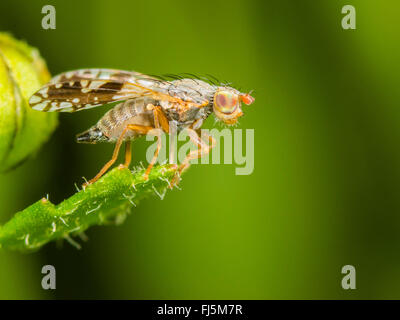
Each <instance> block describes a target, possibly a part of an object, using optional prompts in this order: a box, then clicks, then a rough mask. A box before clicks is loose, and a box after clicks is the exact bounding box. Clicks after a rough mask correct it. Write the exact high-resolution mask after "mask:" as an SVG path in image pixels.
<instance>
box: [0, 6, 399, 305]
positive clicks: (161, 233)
mask: <svg viewBox="0 0 400 320" xmlns="http://www.w3.org/2000/svg"><path fill="white" fill-rule="evenodd" d="M46 4H52V5H54V6H55V8H56V10H57V16H56V17H57V29H56V30H43V29H42V28H41V19H42V17H43V15H42V14H41V8H42V6H44V5H46ZM345 4H352V5H354V6H355V8H356V10H357V29H356V30H343V29H342V27H341V19H342V17H343V15H342V14H341V8H342V6H343V5H345ZM399 18H400V4H399V3H398V1H394V0H393V1H378V0H374V1H372V0H362V1H361V0H360V1H357V0H351V1H341V0H329V1H312V0H301V1H287V0H284V1H282V0H273V1H261V0H260V1H244V0H243V1H235V0H231V1H229V2H228V1H216V0H210V1H191V2H189V1H183V0H182V1H161V0H160V1H155V0H154V1H121V0H113V1H99V0H98V1H76V0H73V1H61V0H60V1H50V0H43V1H42V0H35V1H26V0H2V1H1V2H0V30H2V31H10V32H12V33H13V34H14V35H15V36H16V37H17V38H19V39H25V40H26V41H28V43H29V44H31V45H33V46H36V47H37V48H39V50H40V51H41V54H42V55H43V57H44V58H45V59H46V61H47V63H48V67H49V69H50V71H51V73H52V74H54V75H55V74H57V73H60V72H63V71H67V70H71V69H77V68H83V67H104V68H106V67H112V68H121V69H126V70H137V71H141V72H144V73H149V74H163V73H179V72H191V73H201V74H206V73H209V74H213V75H215V76H216V77H218V78H221V79H227V80H229V81H232V82H234V83H236V84H238V85H240V86H242V87H244V88H245V89H247V90H250V89H255V93H254V96H255V97H256V103H255V104H254V105H252V106H250V107H244V111H245V117H243V118H242V120H241V122H240V125H239V128H254V129H255V170H254V172H253V174H252V175H250V176H236V175H235V171H234V168H235V166H234V165H197V166H193V167H192V168H191V169H190V170H189V171H188V172H187V174H185V177H184V179H183V181H182V183H181V187H182V190H181V191H179V190H174V191H172V192H169V193H168V194H167V196H166V197H165V199H164V200H163V201H161V200H160V199H158V198H152V199H148V200H146V201H143V202H142V203H141V204H140V206H138V207H137V208H136V209H134V210H133V213H132V215H131V216H129V218H128V219H127V221H126V222H125V223H124V224H123V225H122V226H119V227H93V228H91V229H90V230H88V232H87V234H88V236H89V238H90V241H89V242H87V243H85V244H84V246H83V249H82V250H80V251H78V250H76V249H75V248H73V247H71V246H70V245H69V244H68V243H64V245H63V247H62V248H61V249H60V248H58V247H57V246H56V244H55V243H51V244H49V245H47V246H45V247H44V248H43V249H41V250H40V251H38V252H37V253H33V254H28V255H26V254H25V255H24V254H19V253H13V252H0V298H3V299H5V298H10V299H15V298H23V299H28V298H37V299H44V298H49V299H60V298H68V299H70V298H78V299H81V298H105V299H107V298H112V299H120V298H121V299H281V298H284V299H286V298H301V299H317V298H318V299H331V298H335V299H354V298H367V299H369V298H379V299H382V298H390V299H391V298H400V250H399V249H400V234H399V226H400V215H399V208H400V197H399V194H398V193H399V178H400V165H399V163H400V162H399V161H400V149H399V147H398V142H399V138H400V126H399V124H400V117H399V116H400V115H399V101H400V90H399V84H400V81H399V75H400V70H399V66H400V63H399V57H400V50H399V48H400V41H399V40H400V39H399V35H400V32H399V31H400V27H399V23H398V21H399ZM104 112H105V110H104V109H101V108H99V109H96V110H91V111H87V112H82V113H78V114H62V115H61V117H60V125H59V127H58V129H57V131H56V133H55V134H54V135H53V136H52V138H51V140H50V141H49V142H48V143H47V144H46V145H45V146H44V147H43V148H42V149H41V151H40V152H39V153H38V154H37V155H36V157H35V158H34V159H32V160H30V161H29V162H26V163H25V164H24V165H23V166H21V167H19V168H18V169H17V170H15V171H12V172H10V173H8V174H6V175H1V176H0V208H1V210H0V223H5V222H6V221H7V220H8V219H9V218H10V217H11V216H12V215H13V214H14V213H15V212H17V211H19V210H21V209H23V208H25V207H26V206H28V205H29V204H31V203H33V202H34V201H36V200H38V199H40V198H41V197H43V196H45V195H46V194H49V196H50V200H52V201H53V202H54V203H58V202H60V201H62V200H63V199H64V198H66V197H68V196H70V195H71V194H73V193H74V192H75V188H74V183H75V182H77V183H82V178H81V177H82V176H86V177H92V176H94V175H95V173H97V171H98V170H99V168H100V167H101V166H102V165H103V164H104V163H105V162H106V161H107V160H108V159H109V158H110V155H111V152H112V148H113V146H112V145H108V144H104V145H95V146H92V145H89V146H88V145H78V144H76V143H75V141H74V136H75V134H76V133H79V132H81V131H83V130H85V129H87V128H88V127H90V126H91V125H92V124H94V123H95V122H96V121H97V120H98V118H99V117H100V116H101V115H102V114H103V113H104ZM213 124H214V120H213V119H209V120H208V121H207V123H206V125H205V127H206V128H212V127H213ZM149 143H150V142H146V141H137V142H136V143H135V144H134V162H135V164H137V163H139V161H141V160H142V161H143V160H144V159H145V150H146V147H147V146H148V145H149ZM45 264H51V265H54V266H55V267H56V270H57V290H55V291H44V290H42V288H41V279H42V274H41V268H42V266H43V265H45ZM347 264H351V265H354V266H355V268H356V270H357V289H356V290H347V291H345V290H343V289H342V288H341V279H342V276H343V275H342V274H341V268H342V266H344V265H347Z"/></svg>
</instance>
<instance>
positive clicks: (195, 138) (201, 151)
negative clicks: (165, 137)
mask: <svg viewBox="0 0 400 320" xmlns="http://www.w3.org/2000/svg"><path fill="white" fill-rule="evenodd" d="M187 131H188V136H189V139H190V140H191V141H192V142H193V143H195V144H196V145H197V150H193V151H191V152H189V154H188V155H187V156H186V158H185V160H183V162H182V163H181V165H180V166H179V168H178V171H177V173H176V174H175V177H174V178H173V180H172V181H171V185H172V186H173V185H177V184H178V183H179V180H180V175H181V174H182V172H184V171H185V170H186V169H187V168H189V166H190V161H191V160H194V159H198V158H201V157H202V156H204V155H206V154H209V153H210V151H211V149H212V148H214V147H215V145H216V140H215V139H214V138H213V137H212V136H210V135H208V134H207V133H205V132H203V135H204V136H206V137H207V139H208V142H209V143H210V145H208V144H206V143H205V142H204V141H203V139H201V138H200V136H199V134H198V133H197V132H196V131H195V130H193V129H187Z"/></svg>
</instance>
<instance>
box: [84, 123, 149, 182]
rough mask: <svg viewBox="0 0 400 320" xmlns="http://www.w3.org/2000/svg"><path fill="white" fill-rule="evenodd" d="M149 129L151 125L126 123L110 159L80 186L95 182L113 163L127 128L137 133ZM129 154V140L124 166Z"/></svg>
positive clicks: (143, 132) (128, 159)
mask: <svg viewBox="0 0 400 320" xmlns="http://www.w3.org/2000/svg"><path fill="white" fill-rule="evenodd" d="M151 129H153V127H148V126H140V125H135V124H128V125H127V126H126V127H125V129H124V130H123V131H122V133H121V135H120V136H119V138H118V140H117V143H116V145H115V148H114V152H113V155H112V158H111V160H110V161H108V162H107V163H106V164H105V165H104V166H103V168H101V170H100V171H99V173H98V174H97V175H96V176H95V177H94V178H93V179H91V180H89V181H88V182H86V183H85V184H83V186H82V187H83V188H85V187H86V186H87V185H89V184H92V183H94V182H96V181H97V180H99V179H100V177H101V176H102V175H103V174H104V173H106V172H107V170H108V169H109V168H110V167H111V166H112V165H113V164H114V162H115V161H116V160H117V158H118V153H119V149H120V148H121V145H122V142H123V141H124V137H125V134H126V133H127V132H128V131H129V130H132V131H136V132H138V133H140V134H146V133H147V132H149V131H150V130H151ZM128 149H129V151H128ZM130 155H131V151H130V142H129V143H128V144H127V150H126V153H125V164H124V166H126V165H129V163H130V159H131V156H130Z"/></svg>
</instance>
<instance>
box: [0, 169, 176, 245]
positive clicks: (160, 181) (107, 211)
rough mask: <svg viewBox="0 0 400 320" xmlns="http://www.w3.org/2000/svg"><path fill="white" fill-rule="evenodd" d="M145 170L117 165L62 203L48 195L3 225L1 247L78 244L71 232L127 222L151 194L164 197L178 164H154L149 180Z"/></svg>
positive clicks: (0, 232)
mask: <svg viewBox="0 0 400 320" xmlns="http://www.w3.org/2000/svg"><path fill="white" fill-rule="evenodd" d="M143 174H144V170H138V171H136V172H133V173H132V172H131V171H130V170H129V169H126V168H115V169H113V170H111V171H110V172H109V173H107V174H106V175H105V176H103V177H102V178H101V179H100V180H99V181H97V182H96V183H94V184H92V185H89V186H88V187H86V188H85V190H80V191H79V192H77V193H76V194H74V195H73V196H71V197H70V198H68V199H66V200H64V201H63V202H61V203H60V204H58V205H54V204H52V203H51V202H50V201H49V200H47V199H46V198H43V199H41V200H39V201H37V202H36V203H34V204H32V205H31V206H29V207H28V208H26V209H24V210H23V211H20V212H18V213H16V214H15V216H14V217H13V218H12V219H11V220H10V221H8V222H7V223H6V224H5V225H3V226H2V227H0V248H3V249H9V250H19V251H23V252H28V251H33V250H37V249H39V248H40V247H41V246H43V245H44V244H46V243H48V242H50V241H53V240H57V239H67V240H69V241H70V242H71V243H72V244H74V245H76V246H77V247H78V246H79V245H78V244H77V243H76V242H75V241H73V240H72V238H71V236H74V235H78V234H80V233H82V232H83V231H85V230H86V229H87V228H89V227H90V226H92V225H103V224H107V223H112V222H113V223H117V224H118V223H121V222H123V221H124V219H125V217H126V215H127V214H128V213H129V212H130V209H131V208H132V207H135V206H136V204H137V203H138V201H139V200H141V199H143V198H145V197H147V196H149V195H157V196H158V197H160V198H161V199H162V198H163V197H164V194H165V192H166V190H167V187H168V186H169V184H170V180H171V179H172V177H173V176H174V174H175V167H174V166H171V165H164V166H158V167H154V168H153V170H152V171H151V173H150V176H149V179H148V180H144V178H143Z"/></svg>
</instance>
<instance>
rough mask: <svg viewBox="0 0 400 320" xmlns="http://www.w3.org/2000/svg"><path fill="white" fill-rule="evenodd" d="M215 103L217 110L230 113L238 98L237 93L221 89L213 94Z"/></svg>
mask: <svg viewBox="0 0 400 320" xmlns="http://www.w3.org/2000/svg"><path fill="white" fill-rule="evenodd" d="M215 104H216V106H217V108H218V110H219V111H221V112H223V113H226V114H230V113H232V112H233V111H235V109H236V106H237V104H238V98H237V95H236V94H234V93H232V92H229V91H221V92H218V93H217V95H216V96H215Z"/></svg>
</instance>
